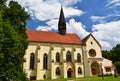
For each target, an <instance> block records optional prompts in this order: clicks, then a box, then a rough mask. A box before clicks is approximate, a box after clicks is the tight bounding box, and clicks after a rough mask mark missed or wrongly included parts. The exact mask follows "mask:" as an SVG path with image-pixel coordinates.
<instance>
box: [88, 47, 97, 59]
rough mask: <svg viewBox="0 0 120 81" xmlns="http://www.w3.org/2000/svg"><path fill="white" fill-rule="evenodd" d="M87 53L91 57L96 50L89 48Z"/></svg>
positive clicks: (94, 54)
mask: <svg viewBox="0 0 120 81" xmlns="http://www.w3.org/2000/svg"><path fill="white" fill-rule="evenodd" d="M89 55H90V56H91V57H95V56H96V51H95V50H94V49H90V50H89Z"/></svg>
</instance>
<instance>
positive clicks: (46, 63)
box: [43, 53, 48, 69]
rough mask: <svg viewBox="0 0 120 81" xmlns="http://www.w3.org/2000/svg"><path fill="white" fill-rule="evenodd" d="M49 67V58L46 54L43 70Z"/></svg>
mask: <svg viewBox="0 0 120 81" xmlns="http://www.w3.org/2000/svg"><path fill="white" fill-rule="evenodd" d="M47 65H48V56H47V54H46V53H45V54H44V56H43V69H47Z"/></svg>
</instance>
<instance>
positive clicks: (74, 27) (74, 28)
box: [67, 19, 89, 39]
mask: <svg viewBox="0 0 120 81" xmlns="http://www.w3.org/2000/svg"><path fill="white" fill-rule="evenodd" d="M67 32H68V33H75V34H77V35H78V36H79V37H80V38H81V39H82V38H83V37H85V36H86V35H88V34H89V33H88V32H87V31H86V30H85V26H84V25H83V24H82V23H81V22H76V21H75V20H74V19H70V20H69V22H68V23H67Z"/></svg>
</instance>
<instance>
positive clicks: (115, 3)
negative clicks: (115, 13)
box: [106, 0, 120, 8]
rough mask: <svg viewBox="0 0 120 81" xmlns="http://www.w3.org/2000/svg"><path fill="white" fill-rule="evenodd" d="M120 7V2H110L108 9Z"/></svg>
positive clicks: (114, 0)
mask: <svg viewBox="0 0 120 81" xmlns="http://www.w3.org/2000/svg"><path fill="white" fill-rule="evenodd" d="M118 6H120V0H108V4H107V5H106V7H109V8H113V7H118Z"/></svg>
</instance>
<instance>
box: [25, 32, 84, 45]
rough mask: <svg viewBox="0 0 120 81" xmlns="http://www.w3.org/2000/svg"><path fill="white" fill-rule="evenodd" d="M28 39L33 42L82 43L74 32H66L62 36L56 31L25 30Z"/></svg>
mask: <svg viewBox="0 0 120 81" xmlns="http://www.w3.org/2000/svg"><path fill="white" fill-rule="evenodd" d="M26 32H27V36H28V40H29V41H34V42H50V43H64V44H82V41H81V40H80V38H79V37H78V36H77V35H76V34H66V35H65V36H62V35H60V34H58V33H57V32H47V31H37V30H27V31H26Z"/></svg>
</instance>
